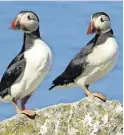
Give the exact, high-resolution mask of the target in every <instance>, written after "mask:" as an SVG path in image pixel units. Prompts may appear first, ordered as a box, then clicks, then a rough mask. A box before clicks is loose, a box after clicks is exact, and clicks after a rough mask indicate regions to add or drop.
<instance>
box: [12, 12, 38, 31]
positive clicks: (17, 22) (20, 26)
mask: <svg viewBox="0 0 124 135" xmlns="http://www.w3.org/2000/svg"><path fill="white" fill-rule="evenodd" d="M38 27H39V19H38V17H37V16H36V14H35V13H33V12H21V13H20V14H19V15H18V16H17V17H16V19H14V20H13V21H12V23H11V26H10V28H12V29H15V30H23V31H24V32H26V33H31V32H33V31H36V30H37V29H38Z"/></svg>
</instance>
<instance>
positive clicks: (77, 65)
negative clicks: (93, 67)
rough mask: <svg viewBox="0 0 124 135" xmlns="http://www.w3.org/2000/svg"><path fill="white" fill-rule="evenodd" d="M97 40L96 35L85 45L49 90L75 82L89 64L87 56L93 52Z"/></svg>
mask: <svg viewBox="0 0 124 135" xmlns="http://www.w3.org/2000/svg"><path fill="white" fill-rule="evenodd" d="M95 41H96V38H95V37H94V38H93V39H92V40H91V41H90V42H89V43H88V44H87V45H86V46H85V47H83V48H82V49H81V51H80V52H79V53H78V54H77V55H76V57H75V58H74V59H72V60H71V61H70V63H69V64H68V66H67V68H66V69H65V71H64V72H63V73H62V74H61V75H60V76H58V77H57V78H56V79H55V80H54V81H53V85H52V86H51V87H50V88H49V90H51V89H52V88H54V87H56V86H59V85H60V86H62V85H67V84H69V83H73V82H74V80H75V79H76V78H77V77H78V76H80V75H81V74H82V73H83V71H84V70H85V67H86V65H87V64H88V63H87V62H86V56H87V55H88V54H90V53H91V52H92V50H93V47H94V44H95Z"/></svg>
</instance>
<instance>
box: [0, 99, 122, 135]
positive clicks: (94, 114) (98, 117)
mask: <svg viewBox="0 0 124 135" xmlns="http://www.w3.org/2000/svg"><path fill="white" fill-rule="evenodd" d="M36 113H37V116H36V117H35V119H30V118H28V117H26V116H25V115H23V114H21V115H16V116H14V117H12V118H10V119H8V120H5V121H3V122H1V123H0V135H123V108H122V105H121V104H120V103H119V101H109V100H107V101H106V102H102V101H101V100H100V99H98V98H95V97H90V98H89V97H86V98H84V99H82V100H80V101H78V102H75V103H68V104H58V105H54V106H50V107H47V108H44V109H39V110H36Z"/></svg>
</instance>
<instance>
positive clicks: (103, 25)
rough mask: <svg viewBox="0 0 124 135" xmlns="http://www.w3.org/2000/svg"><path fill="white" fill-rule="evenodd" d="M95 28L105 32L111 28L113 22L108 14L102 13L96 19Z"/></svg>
mask: <svg viewBox="0 0 124 135" xmlns="http://www.w3.org/2000/svg"><path fill="white" fill-rule="evenodd" d="M94 25H95V28H98V29H99V30H100V31H101V32H103V33H105V32H107V31H109V30H110V29H111V23H110V20H109V18H108V17H107V16H105V15H101V16H99V17H98V18H96V19H94Z"/></svg>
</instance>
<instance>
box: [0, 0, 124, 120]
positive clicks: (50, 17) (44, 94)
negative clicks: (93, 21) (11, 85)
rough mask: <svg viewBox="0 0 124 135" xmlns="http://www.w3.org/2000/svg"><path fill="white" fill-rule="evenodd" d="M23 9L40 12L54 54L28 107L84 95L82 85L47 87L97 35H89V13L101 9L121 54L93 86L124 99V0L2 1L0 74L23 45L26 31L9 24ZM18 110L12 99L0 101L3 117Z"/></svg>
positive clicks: (44, 36)
mask: <svg viewBox="0 0 124 135" xmlns="http://www.w3.org/2000/svg"><path fill="white" fill-rule="evenodd" d="M23 10H31V11H34V12H35V13H36V14H37V15H38V16H39V19H40V32H41V37H42V39H43V40H44V41H45V42H46V43H47V44H48V45H49V46H50V48H51V49H52V51H53V54H54V57H53V65H52V69H51V71H50V73H49V75H48V76H47V77H46V78H45V80H44V81H43V82H42V84H41V85H40V86H39V88H38V89H37V90H36V92H35V93H34V94H33V96H32V98H31V99H30V100H29V102H28V104H27V107H28V108H43V107H46V106H49V105H53V104H58V103H67V102H75V101H78V100H80V99H82V98H84V97H85V94H84V91H83V90H82V89H81V88H73V89H54V90H53V91H51V92H49V91H48V88H49V87H50V86H51V82H52V80H53V79H54V78H55V77H57V75H59V74H60V73H61V72H62V71H63V70H64V69H65V67H66V66H67V64H68V62H69V61H70V60H71V59H72V58H73V56H75V55H76V53H77V52H79V50H80V49H81V48H82V47H83V46H84V45H86V43H87V42H88V41H89V40H90V39H91V38H92V37H93V36H94V35H91V36H87V35H86V29H87V26H88V24H89V21H90V16H91V15H92V14H93V13H95V12H99V11H104V12H106V13H108V15H109V16H110V18H111V22H112V28H113V31H114V35H115V38H116V40H117V42H118V45H119V50H120V54H119V59H118V62H117V64H116V66H115V68H114V69H113V70H112V71H111V72H110V73H109V74H108V75H106V76H105V77H104V78H102V79H101V80H99V81H97V82H95V83H94V84H92V85H90V90H91V91H92V92H97V91H99V92H101V93H103V94H104V95H106V96H107V98H108V99H110V100H119V101H121V102H122V98H123V95H122V69H123V68H122V48H123V47H122V34H123V33H122V28H123V27H122V2H0V77H2V75H3V73H4V71H5V69H6V67H7V65H8V64H9V62H10V61H11V60H12V59H13V58H14V57H15V55H16V54H17V53H18V52H19V51H20V49H21V47H22V43H23V32H21V31H13V30H10V29H9V25H10V22H11V21H12V20H13V19H14V18H15V16H16V15H17V14H18V13H19V12H20V11H23ZM41 53H42V52H41ZM15 114H16V112H15V109H14V108H13V106H12V105H11V104H10V103H8V104H6V103H2V102H0V120H4V119H7V118H9V117H11V116H13V115H15Z"/></svg>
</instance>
